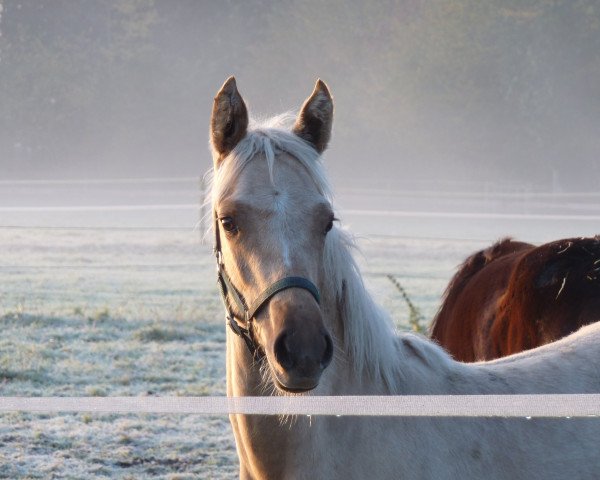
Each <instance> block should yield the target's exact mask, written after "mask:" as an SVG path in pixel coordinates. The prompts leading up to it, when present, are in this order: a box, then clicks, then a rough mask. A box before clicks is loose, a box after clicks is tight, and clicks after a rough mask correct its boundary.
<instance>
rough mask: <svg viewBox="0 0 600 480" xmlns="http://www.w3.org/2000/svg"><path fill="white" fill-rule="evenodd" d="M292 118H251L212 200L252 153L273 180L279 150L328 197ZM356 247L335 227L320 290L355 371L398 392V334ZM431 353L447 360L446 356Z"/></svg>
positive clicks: (316, 160)
mask: <svg viewBox="0 0 600 480" xmlns="http://www.w3.org/2000/svg"><path fill="white" fill-rule="evenodd" d="M292 120H293V117H291V116H289V115H287V114H284V115H281V116H277V117H273V118H272V119H269V120H268V121H266V122H264V123H261V124H256V123H255V122H253V124H252V125H251V128H250V129H249V131H248V133H247V134H246V136H245V137H244V138H243V139H242V140H241V141H240V142H239V144H238V145H237V146H236V147H235V149H234V150H233V151H232V152H231V153H230V154H229V155H228V156H227V158H225V159H224V160H223V161H222V164H221V166H220V167H219V169H218V170H217V172H216V173H214V174H213V175H212V189H211V191H210V193H209V195H210V200H211V201H212V203H213V205H214V204H215V203H217V202H218V201H219V200H220V199H222V198H223V197H224V196H226V195H227V194H228V193H229V191H230V189H231V188H232V185H234V184H235V179H236V178H237V177H238V176H239V174H240V173H241V171H242V170H243V169H244V167H245V166H246V165H247V164H248V162H249V161H250V160H251V159H252V158H254V157H255V156H256V155H260V156H262V157H264V158H265V159H266V161H267V163H268V166H269V171H270V173H271V181H273V174H272V172H273V168H275V164H276V158H277V155H278V154H280V153H283V152H285V153H288V154H289V155H291V156H293V157H294V158H295V159H296V160H298V162H300V163H301V164H302V165H303V166H304V168H305V169H306V171H307V172H308V173H309V175H310V177H311V179H312V180H313V181H314V183H315V185H316V186H317V189H318V190H319V192H320V193H321V194H322V195H323V196H324V197H325V198H327V199H328V200H329V201H331V200H332V198H333V195H332V193H331V188H330V186H329V182H328V181H327V177H326V175H325V170H324V167H323V164H322V162H321V158H320V156H319V154H318V153H317V152H316V151H315V149H314V148H313V147H312V146H310V145H309V144H308V143H306V142H305V141H304V140H302V139H301V138H299V137H298V136H296V135H294V134H293V133H291V132H290V130H289V125H290V122H291V121H292ZM211 224H212V222H211ZM355 249H356V245H355V241H354V239H353V238H352V236H351V234H350V233H349V232H347V231H346V230H344V229H342V228H340V227H339V226H334V228H333V229H332V230H331V231H330V232H329V234H328V236H327V239H326V243H325V258H324V269H325V278H326V279H327V281H328V283H329V285H328V288H327V291H326V292H323V294H324V295H330V296H332V297H333V299H334V301H335V304H336V305H338V308H339V315H340V320H341V322H342V331H343V338H342V339H340V340H341V341H342V342H343V346H342V349H343V350H344V352H346V353H347V355H348V357H349V358H351V359H352V361H353V362H354V366H353V367H354V370H355V371H356V372H363V373H366V374H367V375H368V376H369V377H370V378H372V379H373V380H378V379H379V380H382V381H383V382H384V383H385V385H386V386H387V388H388V389H389V390H390V391H391V392H397V391H398V387H399V385H398V381H399V380H400V379H401V377H402V375H401V368H400V366H401V364H402V360H403V358H402V349H401V348H399V347H398V341H399V337H398V336H397V335H396V332H395V329H394V326H393V323H392V321H391V319H390V317H389V315H388V314H387V313H386V312H385V311H384V310H383V309H381V308H380V307H379V306H378V305H377V304H376V303H375V302H374V301H373V299H372V298H371V296H370V294H369V292H368V291H367V289H366V288H365V285H364V283H363V281H362V277H361V275H360V272H359V269H358V266H357V264H356V261H355V259H354V257H353V254H352V251H353V250H355ZM411 337H412V338H414V337H413V336H411ZM417 343H418V344H419V345H420V348H423V347H424V346H425V344H424V343H423V342H417ZM429 347H430V348H429V349H427V350H437V348H436V347H434V346H432V345H429ZM431 347H433V348H431ZM438 353H441V351H440V352H438ZM423 354H424V355H427V354H426V353H423ZM436 356H440V357H444V358H446V359H447V360H448V361H449V357H447V356H446V355H443V354H441V355H436Z"/></svg>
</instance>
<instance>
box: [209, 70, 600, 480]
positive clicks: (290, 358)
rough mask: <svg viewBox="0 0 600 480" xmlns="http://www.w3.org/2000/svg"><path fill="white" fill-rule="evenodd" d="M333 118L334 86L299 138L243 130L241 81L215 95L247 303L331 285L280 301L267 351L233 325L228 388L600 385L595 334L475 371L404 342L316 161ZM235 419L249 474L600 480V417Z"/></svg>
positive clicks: (304, 114) (218, 164) (256, 320)
mask: <svg viewBox="0 0 600 480" xmlns="http://www.w3.org/2000/svg"><path fill="white" fill-rule="evenodd" d="M331 114H332V102H331V97H330V95H329V92H328V91H327V89H326V87H325V86H324V84H322V83H317V86H316V88H315V91H314V92H313V95H312V96H311V97H310V98H309V100H307V102H306V103H305V105H304V106H303V109H302V111H301V113H300V116H299V118H298V119H297V120H296V123H295V125H294V127H293V130H292V132H289V131H284V130H282V129H281V125H277V124H275V126H274V127H273V126H270V127H269V128H267V127H257V128H255V129H254V130H249V131H247V130H246V125H247V123H248V122H247V113H246V109H245V105H243V100H242V99H241V96H239V92H238V91H237V88H236V85H235V81H234V80H233V79H230V80H228V81H227V82H226V83H225V85H224V86H223V88H222V89H221V91H220V92H219V94H218V95H217V97H216V98H215V107H214V109H213V119H212V122H211V125H212V127H211V139H212V146H213V153H214V159H215V175H214V180H213V189H212V202H213V208H214V212H215V218H216V222H215V228H216V229H217V231H218V235H220V237H219V238H220V241H219V244H220V247H219V250H218V252H217V258H218V261H219V262H220V267H219V268H220V269H224V270H226V271H227V272H228V275H229V276H230V277H231V282H232V284H233V285H235V288H236V290H239V292H240V293H241V294H243V297H244V298H245V299H246V300H251V299H253V298H256V297H257V296H258V297H260V296H261V292H264V291H268V290H269V285H272V284H273V282H277V279H281V278H288V277H289V276H291V275H293V276H300V277H303V278H305V279H306V280H308V281H310V282H312V284H314V285H316V286H317V287H318V289H319V291H320V298H319V297H317V296H311V295H310V294H309V293H308V292H306V291H305V290H303V288H288V289H286V290H283V291H280V292H278V293H277V294H276V295H274V296H272V297H270V300H269V301H268V302H267V303H266V304H265V305H264V306H263V307H262V308H261V309H260V310H258V311H257V313H256V315H255V316H254V317H253V318H251V319H246V321H245V323H244V327H245V328H247V330H248V332H250V334H251V337H252V338H253V342H254V343H255V344H256V345H257V348H256V349H252V348H249V347H248V346H247V345H246V343H244V342H243V341H242V340H241V339H240V338H239V337H238V335H237V334H236V333H234V331H235V330H236V329H235V327H232V328H231V329H228V330H227V355H226V362H227V394H228V395H229V396H259V395H302V394H308V393H307V392H309V391H310V392H312V393H314V394H316V395H387V394H389V395H411V394H482V393H549V392H551V393H573V392H578V393H588V392H598V391H600V374H599V372H600V369H599V367H600V365H599V362H600V360H599V359H600V328H599V327H598V326H592V327H587V328H586V329H583V330H582V331H580V332H578V333H576V334H574V335H572V336H570V337H568V338H566V339H563V340H562V341H560V342H557V343H555V344H552V345H550V346H545V347H541V348H539V349H536V350H532V351H530V352H526V353H522V354H520V355H516V356H513V357H510V358H506V359H501V360H497V361H494V362H489V363H476V364H462V363H458V362H455V361H453V360H452V359H451V358H450V357H449V355H448V354H447V353H446V352H445V351H444V350H442V349H441V348H440V347H439V346H437V345H435V344H434V343H432V342H430V341H428V340H426V339H424V338H422V337H419V336H415V335H412V334H403V335H397V334H396V333H395V332H394V329H393V326H392V323H391V321H390V319H389V317H388V316H387V315H386V314H385V313H384V312H383V311H382V310H381V309H380V308H379V307H378V306H377V305H376V304H375V303H374V301H373V300H372V298H371V297H370V295H369V294H368V292H367V290H366V289H365V286H364V285H363V282H362V278H361V276H360V273H359V270H358V268H357V266H356V263H355V262H354V259H353V257H352V248H353V241H352V239H351V237H350V236H349V235H348V233H347V232H345V231H344V230H342V229H341V228H339V227H338V226H336V225H334V224H333V223H332V220H333V214H332V207H331V203H330V202H331V194H330V192H329V190H328V186H327V182H326V178H325V175H324V173H323V170H322V166H321V163H320V160H319V153H320V152H321V151H322V150H323V149H324V148H325V146H326V144H327V140H328V138H329V130H330V128H331ZM322 130H324V131H322ZM234 137H237V140H235V138H234ZM265 289H266V290H265ZM225 302H226V305H228V310H231V311H233V313H234V316H235V321H236V322H237V323H238V324H240V323H241V322H242V317H243V315H242V314H241V312H239V311H234V310H235V309H234V308H233V307H232V306H231V305H229V304H230V303H231V299H230V298H229V297H228V296H227V294H226V295H225ZM328 338H329V340H328ZM329 342H332V344H333V353H332V355H331V354H330V352H329V350H330V349H329V347H328V346H329ZM230 420H231V425H232V428H233V432H234V436H235V440H236V447H237V451H238V456H239V459H240V477H241V478H244V479H250V478H253V479H261V478H265V479H273V478H277V479H314V478H348V479H353V478H356V479H363V478H377V479H379V478H402V479H427V478H431V479H453V478H484V477H485V478H491V479H513V478H531V479H536V478H539V479H542V478H543V479H552V478H556V479H558V478H567V477H569V478H580V479H588V478H589V479H591V478H595V476H596V474H597V472H598V471H600V457H599V456H598V455H597V441H598V439H599V438H600V422H599V421H598V420H596V419H577V420H537V419H536V420H526V419H481V418H475V419H461V418H442V419H439V418H404V417H394V418H383V417H382V418H379V417H339V418H338V417H333V416H322V417H321V416H319V417H304V416H298V417H289V418H281V417H277V416H263V415H256V416H252V415H231V416H230Z"/></svg>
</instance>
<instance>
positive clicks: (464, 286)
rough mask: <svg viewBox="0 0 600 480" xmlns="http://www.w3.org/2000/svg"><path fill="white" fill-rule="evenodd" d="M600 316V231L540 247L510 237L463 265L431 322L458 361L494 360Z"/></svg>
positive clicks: (433, 334) (555, 337) (436, 336)
mask: <svg viewBox="0 0 600 480" xmlns="http://www.w3.org/2000/svg"><path fill="white" fill-rule="evenodd" d="M598 320H600V236H597V237H593V238H569V239H565V240H557V241H555V242H551V243H546V244H545V245H542V246H539V247H535V246H533V245H530V244H528V243H521V242H515V241H514V240H511V239H509V238H507V239H504V240H501V241H499V242H498V243H496V244H494V245H492V246H491V247H490V248H488V249H486V250H482V251H480V252H477V253H475V254H474V255H472V256H470V257H469V258H467V260H466V261H465V262H464V263H463V264H462V265H461V266H460V267H459V269H458V272H457V273H456V274H455V275H454V278H453V279H452V280H451V282H450V284H449V285H448V288H447V289H446V293H445V294H444V300H443V302H442V306H441V307H440V309H439V311H438V313H437V315H436V317H435V318H434V320H433V323H432V326H431V337H432V338H433V339H434V340H436V341H437V342H438V343H439V344H440V345H441V346H442V347H444V348H445V349H446V350H447V351H448V352H449V353H450V354H451V355H452V356H453V357H454V358H455V359H456V360H459V361H462V362H473V361H476V360H491V359H494V358H498V357H503V356H506V355H511V354H513V353H518V352H521V351H523V350H528V349H531V348H535V347H538V346H539V345H544V344H546V343H550V342H553V341H555V340H558V339H559V338H562V337H564V336H566V335H569V334H570V333H573V332H574V331H576V330H578V329H579V328H581V327H582V326H583V325H587V324H589V323H593V322H597V321H598Z"/></svg>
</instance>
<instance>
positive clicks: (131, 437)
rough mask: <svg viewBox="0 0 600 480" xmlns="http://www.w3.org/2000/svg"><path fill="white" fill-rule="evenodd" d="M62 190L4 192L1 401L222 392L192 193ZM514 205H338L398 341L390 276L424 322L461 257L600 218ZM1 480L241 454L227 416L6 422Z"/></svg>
mask: <svg viewBox="0 0 600 480" xmlns="http://www.w3.org/2000/svg"><path fill="white" fill-rule="evenodd" d="M59 187H60V186H58V187H57V185H50V186H43V185H42V186H40V185H37V184H16V185H8V184H7V185H4V186H2V188H0V247H1V248H0V328H1V329H2V335H1V336H0V395H1V396H111V395H112V396H115V395H125V396H137V395H161V396H171V395H182V396H183V395H185V396H188V395H189V396H192V395H225V362H224V356H225V344H224V342H225V326H224V322H223V308H222V306H221V304H220V299H219V296H218V293H217V289H216V283H215V268H214V263H213V262H214V260H213V257H212V253H211V246H210V245H207V244H203V243H202V242H201V234H200V233H199V232H198V231H197V230H194V228H193V225H194V224H195V223H196V220H195V219H196V218H197V217H198V211H197V208H196V207H195V206H194V205H195V204H197V201H198V198H199V194H198V188H197V187H198V186H197V183H192V184H189V185H188V184H181V185H180V184H179V183H178V184H175V185H170V186H168V188H167V187H164V186H163V187H161V188H158V187H157V186H156V185H155V184H154V183H143V184H142V186H141V187H140V189H139V190H136V189H135V188H133V187H132V186H129V185H127V186H126V188H123V189H118V190H117V189H113V187H112V186H110V189H111V190H110V191H109V190H107V189H108V188H109V187H108V186H106V185H104V184H92V185H82V184H76V185H75V187H69V188H71V190H73V189H76V191H70V192H68V193H69V195H66V194H65V195H61V194H60V192H59V193H56V191H57V189H58V188H59ZM61 188H62V187H61ZM96 190H97V191H96ZM157 191H160V192H162V193H160V194H158V193H157ZM63 196H64V198H67V197H69V198H68V201H67V200H64V201H63V200H61V199H62V197H63ZM482 198H483V197H482ZM507 198H508V199H509V200H510V202H512V203H510V202H509V203H506V202H505V201H507V200H506V199H507ZM511 198H512V197H510V196H508V197H505V196H502V195H500V196H494V195H487V196H486V197H485V199H484V200H481V201H479V200H477V199H475V200H474V199H473V198H470V197H468V196H467V197H464V198H463V197H460V196H457V195H454V194H452V195H450V194H448V195H446V196H445V197H444V196H443V195H442V196H438V197H437V199H436V197H435V196H432V195H431V194H430V193H427V195H423V196H422V197H419V196H415V195H407V196H402V195H399V194H395V193H393V192H392V193H390V192H387V193H386V192H370V193H369V192H362V191H357V192H350V193H346V194H342V196H341V203H342V207H344V208H345V209H346V211H347V213H346V214H343V213H344V210H342V214H341V215H340V217H341V218H343V219H347V220H348V223H350V224H351V225H352V227H353V229H354V230H355V231H357V232H359V233H361V234H364V233H365V232H368V233H369V235H367V236H363V237H360V239H359V240H358V244H359V246H360V250H361V254H360V255H359V257H358V258H359V261H360V264H361V266H362V269H363V274H364V278H365V281H366V283H367V286H368V287H369V289H370V290H371V291H372V292H373V294H374V296H375V297H376V298H377V300H378V301H379V302H380V303H382V304H383V305H384V307H385V308H386V309H387V310H388V311H389V312H390V313H391V315H392V317H393V319H394V321H395V323H396V325H397V327H398V329H399V330H406V329H409V328H410V325H409V320H410V310H409V308H408V306H407V303H406V302H405V300H404V299H403V298H402V295H401V294H400V292H399V290H398V289H397V287H396V286H395V285H394V284H393V283H392V281H390V279H389V278H388V277H387V275H392V276H393V278H394V279H395V280H396V281H397V282H399V283H400V285H401V286H402V287H403V288H404V290H405V292H406V293H407V294H408V296H409V298H410V300H411V301H412V302H413V304H414V305H415V306H416V307H417V308H418V309H419V311H420V313H421V314H422V316H423V318H424V319H425V323H427V322H428V321H429V319H431V318H432V316H433V314H434V312H435V310H436V309H437V307H438V304H439V300H440V296H441V294H442V292H443V289H444V288H445V286H446V284H447V282H448V279H449V278H450V277H451V275H452V274H453V273H454V271H455V268H456V266H457V265H458V264H459V263H461V262H462V261H463V260H464V258H465V256H466V255H468V254H470V253H472V252H473V251H475V250H476V249H479V248H482V247H484V246H486V245H488V244H489V241H490V240H493V239H495V238H497V237H498V236H500V235H504V234H513V235H516V236H517V237H519V238H525V239H529V240H538V241H540V240H543V239H550V238H560V237H564V236H568V235H571V234H574V235H583V234H590V233H594V231H593V230H594V226H595V225H597V223H594V222H593V219H592V220H590V216H591V217H593V218H596V216H598V215H599V214H600V206H599V205H598V202H597V197H596V196H594V195H589V196H587V197H585V198H583V199H582V200H581V201H580V202H583V203H575V202H574V201H573V202H571V203H565V202H561V201H560V198H558V199H557V198H550V199H546V197H540V199H541V200H540V201H539V202H537V203H531V205H530V206H529V207H528V206H527V205H528V204H527V203H526V202H525V203H524V201H523V198H521V197H519V198H520V200H519V201H518V202H516V201H513V200H511ZM542 200H543V202H542ZM584 200H585V201H584ZM578 201H579V200H578ZM61 202H62V203H61ZM502 202H505V204H503V203H502ZM124 204H131V205H130V207H126V208H125V207H119V205H124ZM144 204H153V205H155V206H154V207H153V209H152V208H149V209H144V208H140V205H142V206H143V205H144ZM163 204H166V208H165V205H163ZM39 205H41V207H40V206H39ZM69 205H71V206H69ZM72 205H76V207H72ZM103 205H104V206H103ZM106 205H108V206H107V207H105V206H106ZM111 205H116V206H117V207H116V209H113V207H111ZM169 205H179V206H178V207H170V206H169ZM558 205H561V207H560V208H561V209H560V210H559V209H558ZM119 208H120V210H119ZM171 208H172V209H171ZM170 209H171V210H170ZM417 210H419V211H421V213H420V214H418V215H413V214H412V213H411V211H412V212H414V211H417ZM453 212H454V213H453ZM456 212H458V216H457V215H455V213H456ZM469 212H471V213H474V214H475V215H471V214H470V213H469ZM482 212H484V213H485V212H488V213H489V212H491V213H492V214H495V215H496V216H494V215H490V216H489V218H478V217H477V215H479V214H480V213H482ZM505 213H509V214H510V215H509V216H506V215H504V214H505ZM462 214H464V215H463V216H461V215H462ZM547 214H553V215H554V217H544V215H547ZM571 214H574V215H575V217H574V220H573V221H570V216H569V215H571ZM447 215H450V216H447ZM452 215H454V216H452ZM503 215H504V216H503ZM511 215H512V216H511ZM577 215H579V217H577ZM598 218H600V217H598ZM82 227H83V228H82ZM595 233H598V232H595ZM375 234H379V235H375ZM382 234H387V235H388V236H385V235H382ZM400 235H403V236H400ZM407 235H411V236H413V238H410V237H408V236H407ZM443 237H453V238H454V239H448V240H443V239H442V238H443ZM460 238H473V239H478V240H460ZM0 478H6V479H27V478H40V479H42V478H43V479H48V478H74V479H82V478H85V479H96V478H98V479H102V478H110V479H145V478H158V479H171V480H174V479H187V478H189V479H191V478H211V479H230V478H237V457H236V454H235V445H234V442H233V436H232V433H231V429H230V427H229V422H228V420H227V418H226V417H205V416H200V415H147V414H145V415H113V414H87V413H86V414H81V413H73V414H59V415H42V414H25V413H10V414H3V415H0Z"/></svg>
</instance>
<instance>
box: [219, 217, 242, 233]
mask: <svg viewBox="0 0 600 480" xmlns="http://www.w3.org/2000/svg"><path fill="white" fill-rule="evenodd" d="M219 221H220V222H221V225H222V226H223V230H225V231H226V232H229V233H235V232H237V229H238V228H237V225H236V224H235V223H234V221H233V218H231V217H223V218H220V219H219Z"/></svg>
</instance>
